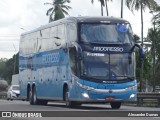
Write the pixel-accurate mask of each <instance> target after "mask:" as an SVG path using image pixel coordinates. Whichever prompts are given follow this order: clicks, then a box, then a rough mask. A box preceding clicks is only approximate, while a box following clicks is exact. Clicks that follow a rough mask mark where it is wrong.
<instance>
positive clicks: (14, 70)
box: [13, 43, 16, 74]
mask: <svg viewBox="0 0 160 120" xmlns="http://www.w3.org/2000/svg"><path fill="white" fill-rule="evenodd" d="M13 47H14V50H15V52H16V47H15V45H14V43H13ZM14 58H15V59H14V69H13V74H15V72H16V53H15V57H14Z"/></svg>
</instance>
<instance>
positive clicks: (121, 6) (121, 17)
mask: <svg viewBox="0 0 160 120" xmlns="http://www.w3.org/2000/svg"><path fill="white" fill-rule="evenodd" d="M121 18H123V0H121Z"/></svg>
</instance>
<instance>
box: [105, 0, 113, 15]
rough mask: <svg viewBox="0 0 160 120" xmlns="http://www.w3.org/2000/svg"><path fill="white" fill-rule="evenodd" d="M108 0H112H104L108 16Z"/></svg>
mask: <svg viewBox="0 0 160 120" xmlns="http://www.w3.org/2000/svg"><path fill="white" fill-rule="evenodd" d="M108 1H112V0H105V4H106V13H107V16H109V12H108V4H107V3H108Z"/></svg>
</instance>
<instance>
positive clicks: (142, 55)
mask: <svg viewBox="0 0 160 120" xmlns="http://www.w3.org/2000/svg"><path fill="white" fill-rule="evenodd" d="M135 47H137V48H138V49H139V59H140V60H141V61H143V59H144V53H143V48H142V47H141V46H140V45H138V44H135V45H134V46H133V47H132V48H131V49H130V52H131V53H132V52H133V51H134V49H135Z"/></svg>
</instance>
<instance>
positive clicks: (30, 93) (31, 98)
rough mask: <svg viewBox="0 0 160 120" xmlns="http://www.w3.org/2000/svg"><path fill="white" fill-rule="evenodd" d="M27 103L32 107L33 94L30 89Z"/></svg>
mask: <svg viewBox="0 0 160 120" xmlns="http://www.w3.org/2000/svg"><path fill="white" fill-rule="evenodd" d="M29 103H30V105H33V92H32V89H30V91H29Z"/></svg>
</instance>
